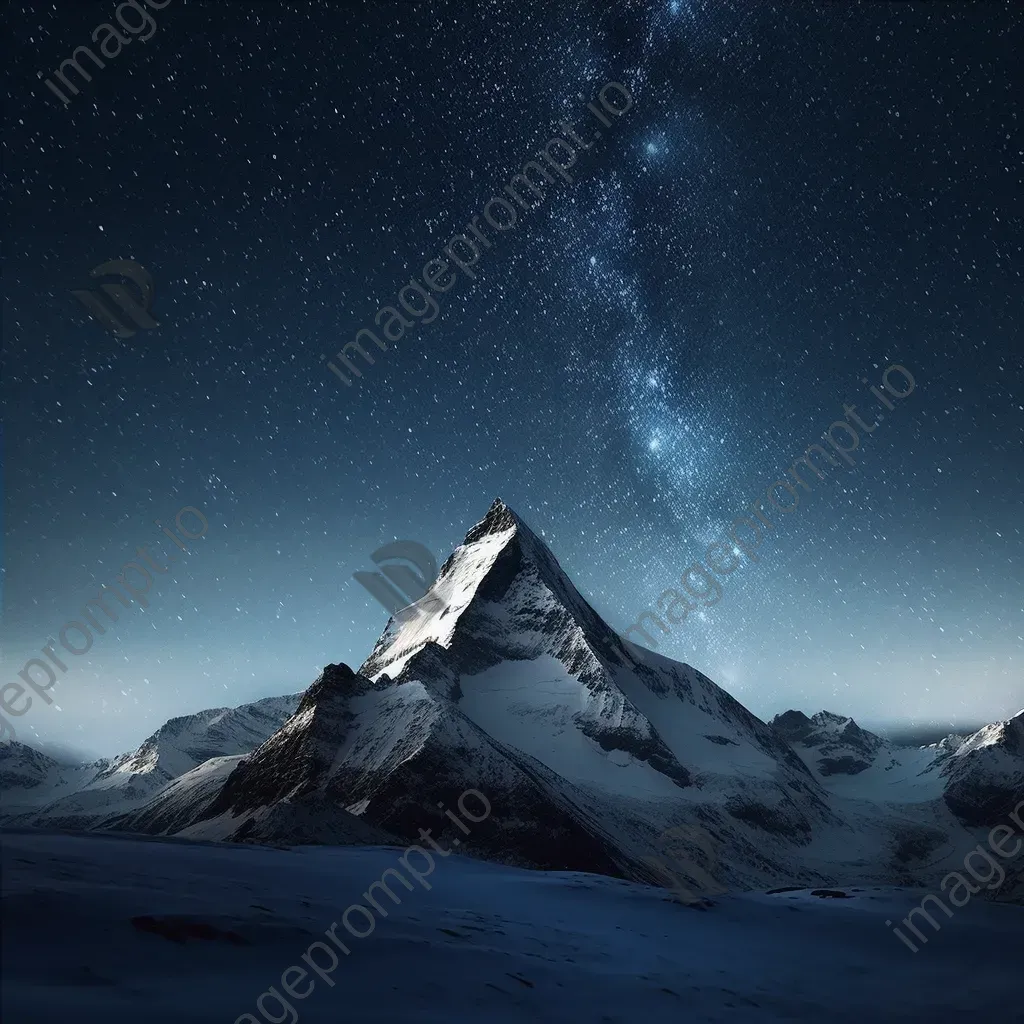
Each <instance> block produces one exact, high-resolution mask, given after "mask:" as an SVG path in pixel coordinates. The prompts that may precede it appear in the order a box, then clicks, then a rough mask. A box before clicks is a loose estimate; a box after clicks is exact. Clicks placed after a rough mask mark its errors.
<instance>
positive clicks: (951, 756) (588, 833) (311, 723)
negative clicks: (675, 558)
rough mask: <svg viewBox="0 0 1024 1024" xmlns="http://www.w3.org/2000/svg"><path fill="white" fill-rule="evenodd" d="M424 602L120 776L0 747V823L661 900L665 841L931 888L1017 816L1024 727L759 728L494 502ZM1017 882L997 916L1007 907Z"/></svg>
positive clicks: (762, 877) (129, 760)
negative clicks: (621, 882)
mask: <svg viewBox="0 0 1024 1024" xmlns="http://www.w3.org/2000/svg"><path fill="white" fill-rule="evenodd" d="M428 597H429V598H432V599H433V600H430V601H427V600H424V602H421V604H422V606H423V607H425V608H428V609H430V610H429V611H428V612H426V613H421V614H420V615H419V616H417V617H416V618H413V619H411V620H408V621H396V620H394V619H392V620H390V621H389V623H388V625H387V628H386V629H385V631H384V633H383V635H382V636H381V638H380V640H378V642H377V644H376V646H375V647H374V648H373V650H372V652H371V653H370V655H369V657H368V658H367V660H366V661H365V662H364V663H363V665H362V666H360V668H359V670H358V671H353V670H352V669H351V668H349V667H348V666H346V665H328V666H327V667H326V668H325V669H324V671H323V673H322V674H321V675H320V677H319V678H318V679H317V680H316V681H315V682H314V683H313V684H312V686H310V687H309V689H308V690H307V691H306V692H305V693H304V694H294V695H291V696H284V697H275V698H268V699H266V700H261V701H257V702H255V703H253V704H247V705H243V706H242V707H239V708H234V709H229V708H220V709H216V710H213V711H203V712H200V713H198V714H196V715H192V716H188V717H184V718H176V719H172V720H171V721H169V722H168V723H167V724H166V725H164V726H162V727H161V728H160V729H159V730H157V732H156V733H154V734H153V735H152V736H151V737H150V738H149V739H147V740H146V741H145V742H144V743H143V744H142V746H140V747H139V749H138V750H136V751H134V752H132V753H130V754H125V755H122V756H121V757H119V758H116V759H114V760H112V761H106V760H103V761H98V762H95V763H93V764H89V765H67V764H63V763H60V762H58V761H57V760H55V759H53V758H50V757H47V756H46V755H44V754H41V753H40V752H39V751H36V750H33V749H32V748H30V747H27V746H25V745H23V744H20V743H17V742H12V743H10V744H9V745H7V746H6V747H3V748H0V789H2V803H0V820H2V821H3V822H4V823H6V824H17V825H21V826H24V825H30V826H40V827H51V828H63V829H115V830H121V831H131V832H140V833H148V834H163V835H178V836H183V837H191V838H199V839H214V840H233V841H250V842H262V843H285V844H297V843H331V844H334V843H396V842H401V843H403V844H404V843H408V842H420V841H422V840H421V836H420V830H421V829H431V830H432V834H433V835H434V836H435V837H441V836H445V837H447V838H448V841H449V842H450V841H451V840H452V839H454V838H458V839H459V840H460V842H462V846H461V850H460V852H466V853H470V854H474V855H476V856H478V857H481V858H484V859H488V860H493V861H499V862H503V863H506V864H511V865H518V866H526V867H538V868H549V869H563V870H581V871H591V872H596V873H601V874H607V875H614V876H619V877H624V878H628V879H632V880H635V881H644V882H654V883H656V884H662V883H663V878H661V877H659V875H658V873H657V872H656V871H654V869H653V868H652V866H651V857H652V856H653V855H660V854H661V853H662V848H663V845H664V836H665V835H666V834H667V833H669V832H672V833H673V834H674V835H676V837H677V838H676V839H675V840H674V843H675V845H676V847H677V850H676V852H677V855H678V858H679V863H680V864H681V865H682V868H681V870H682V873H683V874H684V875H686V872H687V866H686V865H687V863H691V864H693V865H698V864H699V865H700V870H694V871H693V874H692V876H688V877H690V879H691V881H692V884H693V886H694V887H698V886H700V885H701V884H702V880H703V882H706V879H707V876H708V874H710V875H711V876H712V877H713V878H714V879H715V881H717V882H718V883H720V884H721V885H723V886H728V887H730V888H765V887H768V886H781V885H788V884H793V885H807V884H820V885H825V884H846V885H850V884H869V883H871V884H897V885H934V884H936V883H937V881H938V880H939V879H940V878H941V877H942V876H943V875H944V874H945V873H946V872H948V871H950V870H955V869H956V867H957V865H958V864H959V865H961V866H962V863H963V857H964V854H965V853H966V852H967V850H969V849H970V848H971V847H973V846H975V845H977V844H978V843H979V842H982V841H983V839H984V836H985V834H986V833H987V830H988V829H989V828H991V827H993V826H994V825H996V824H999V823H1001V822H1004V821H1005V820H1006V818H1007V816H1008V815H1009V813H1010V811H1012V810H1013V809H1014V807H1016V806H1017V805H1019V804H1020V803H1021V801H1024V712H1021V713H1019V714H1017V715H1016V716H1015V717H1014V718H1012V719H1010V720H1008V721H1005V722H998V723H994V724H992V725H987V726H985V727H984V728H982V729H980V730H978V731H977V732H975V733H974V734H973V735H971V736H955V735H951V736H948V737H946V738H944V739H942V740H940V741H939V742H936V743H932V744H930V745H927V746H903V745H899V744H897V743H893V742H892V741H889V740H886V739H883V738H882V737H879V736H877V735H875V734H874V733H871V732H868V731H866V730H864V729H861V728H860V727H858V726H857V724H856V723H855V722H854V721H853V720H852V719H850V718H848V717H845V716H842V715H837V714H832V713H830V712H825V711H822V712H819V713H817V714H815V715H813V716H811V717H807V716H806V715H804V714H803V713H801V712H799V711H788V712H786V713H785V714H783V715H779V716H777V717H776V718H775V719H774V720H773V721H772V722H771V723H770V724H769V723H765V722H763V721H761V720H760V719H759V718H757V717H756V716H755V715H753V714H751V712H749V711H748V710H747V709H746V708H745V707H743V706H742V705H741V704H740V703H739V702H738V701H736V700H735V699H734V698H733V697H731V696H730V695H729V694H728V693H726V692H725V691H724V690H723V689H721V688H720V687H718V686H716V685H715V683H713V682H712V681H711V680H710V679H708V678H707V677H706V676H704V675H702V674H701V673H700V672H698V671H697V670H696V669H694V668H691V667H690V666H688V665H685V664H682V663H679V662H675V661H672V660H670V659H668V658H665V657H663V656H661V655H659V654H656V653H654V652H651V651H647V650H643V649H641V648H639V647H637V646H635V645H633V644H631V643H629V642H627V641H625V640H623V639H622V638H621V637H620V636H619V635H618V634H617V633H615V631H614V630H612V629H611V628H610V627H609V626H608V625H607V624H606V623H605V622H604V621H603V620H602V619H601V618H600V616H599V615H598V614H597V613H596V612H595V611H594V610H593V608H591V607H590V605H589V604H588V603H587V602H586V600H585V599H584V598H583V597H582V596H581V595H580V593H579V592H578V591H577V590H576V588H575V587H574V586H573V584H572V583H571V582H570V580H569V579H568V577H567V576H566V575H565V574H564V573H563V572H562V570H561V568H560V567H559V565H558V563H557V561H556V560H555V558H554V556H553V555H552V554H551V552H550V551H549V550H548V548H547V547H546V546H545V545H544V544H543V542H542V541H540V540H539V539H538V538H537V537H536V536H535V535H534V533H533V532H532V531H531V530H530V529H529V528H528V527H527V526H526V525H525V524H524V523H523V521H522V520H521V519H520V518H519V517H518V516H517V515H516V514H515V513H514V512H513V511H512V510H511V509H510V508H508V506H506V505H504V504H503V503H502V502H501V501H496V502H495V503H494V504H493V505H492V506H491V508H490V510H489V511H488V512H487V515H486V516H485V518H484V519H483V521H482V522H480V523H478V524H477V525H476V526H474V527H473V528H472V529H471V530H470V531H469V533H468V534H467V535H466V539H465V541H464V543H463V544H462V545H461V546H459V547H458V548H457V549H456V550H455V551H454V552H453V553H452V554H451V556H450V557H449V558H448V560H447V561H446V562H445V563H444V565H443V566H442V567H441V570H440V573H439V574H438V577H437V580H436V581H435V582H434V584H433V586H432V587H431V588H430V591H429V592H428ZM468 788H475V789H477V790H479V791H481V792H482V793H484V794H486V796H487V798H488V800H489V801H490V803H491V806H492V808H493V809H492V812H491V814H490V815H489V817H488V819H487V821H486V822H484V823H483V824H481V825H479V826H477V827H474V829H473V830H472V833H471V834H470V835H466V836H463V835H462V834H461V833H460V832H458V831H457V830H454V829H453V827H452V825H451V822H450V820H449V819H448V818H447V817H446V816H445V814H444V810H445V808H448V807H451V806H452V805H453V803H454V802H455V801H456V800H457V798H458V795H459V794H460V793H462V792H463V791H465V790H466V789H468ZM701 835H704V836H707V837H709V838H710V839H711V840H713V846H714V849H715V850H716V851H718V852H717V855H716V858H715V862H714V863H709V861H708V859H707V850H708V845H707V843H702V842H700V841H699V836H701ZM695 836H696V837H698V839H694V837H695ZM679 837H682V838H679ZM687 837H689V839H688V838H687ZM680 844H682V845H681V847H680ZM1013 870H1016V871H1017V875H1016V876H1013V875H1011V876H1010V877H1009V878H1008V881H1007V884H1006V885H1005V886H1004V887H1003V890H1001V892H1000V893H996V894H995V898H997V899H998V898H1019V897H1020V894H1021V893H1022V892H1024V886H1022V876H1021V871H1022V869H1021V868H1020V867H1015V865H1014V864H1013V863H1011V864H1009V865H1008V871H1010V872H1012V871H1013Z"/></svg>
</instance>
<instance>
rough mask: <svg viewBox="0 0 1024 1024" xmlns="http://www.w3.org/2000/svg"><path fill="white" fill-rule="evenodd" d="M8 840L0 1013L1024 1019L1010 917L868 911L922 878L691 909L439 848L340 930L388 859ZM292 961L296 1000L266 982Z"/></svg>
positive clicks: (126, 841) (475, 1023) (854, 1021)
mask: <svg viewBox="0 0 1024 1024" xmlns="http://www.w3.org/2000/svg"><path fill="white" fill-rule="evenodd" d="M2 849H3V863H2V867H3V871H2V885H3V890H2V892H3V903H4V915H3V922H2V926H3V932H2V939H3V941H2V943H0V950H2V953H0V956H2V960H0V973H2V995H0V999H2V1006H0V1009H2V1011H3V1013H4V1019H5V1020H6V1021H8V1022H9V1024H53V1022H55V1021H63V1020H68V1019H73V1020H74V1021H76V1022H79V1024H137V1022H138V1021H140V1020H144V1021H146V1022H147V1024H180V1022H182V1021H188V1022H189V1024H225V1022H231V1021H235V1020H240V1021H242V1022H244V1021H246V1020H248V1019H249V1018H247V1017H245V1016H244V1015H245V1014H247V1013H248V1014H253V1015H254V1019H256V1020H264V1019H275V1020H278V1021H288V1022H296V1021H297V1022H299V1024H335V1022H337V1021H339V1020H345V1021H350V1022H353V1024H395V1022H397V1021H408V1020H415V1021H421V1022H424V1024H462V1022H465V1024H479V1022H481V1021H486V1022H488V1024H527V1022H529V1024H564V1022H566V1021H572V1022H574V1024H637V1022H641V1021H642V1022H644V1024H683V1022H695V1021H728V1022H735V1024H748V1022H749V1024H765V1022H771V1021H780V1022H781V1021H789V1022H793V1021H798V1022H807V1024H822V1022H825V1021H828V1022H830V1024H865V1022H866V1021H879V1022H881V1024H918V1022H922V1021H928V1022H933V1024H947V1022H948V1024H952V1022H954V1021H963V1020H983V1021H988V1020H992V1021H1006V1022H1010V1021H1015V1020H1020V1019H1021V996H1020V936H1021V934H1022V929H1024V910H1022V909H1021V908H1019V907H1011V906H995V905H992V904H990V903H981V902H978V901H972V902H971V903H969V904H968V905H967V906H966V907H963V908H962V909H960V910H958V911H957V912H956V916H955V917H954V918H953V919H952V920H948V921H947V920H946V919H945V918H942V928H941V931H940V932H939V933H938V934H935V935H932V936H931V938H930V940H929V942H928V943H927V945H925V946H923V947H921V948H920V950H919V952H917V953H914V952H912V951H911V950H910V949H909V948H907V947H905V946H904V945H903V944H902V943H901V942H900V941H899V940H898V939H897V938H896V937H895V936H894V935H893V934H892V932H891V931H890V930H889V928H888V927H887V926H886V923H885V922H886V921H887V920H892V921H897V922H899V921H901V920H902V919H903V918H904V917H905V916H906V915H907V914H908V913H909V911H910V910H911V909H912V908H913V907H914V906H917V905H918V904H919V903H920V900H921V898H922V896H924V895H925V894H924V893H923V892H909V893H908V892H898V891H893V890H885V889H868V890H863V891H859V892H858V891H854V890H852V889H851V890H846V892H847V893H848V895H849V897H850V898H847V899H841V898H840V899H828V898H818V897H814V896H811V895H810V894H809V893H808V892H806V891H804V892H788V893H779V894H775V895H766V894H764V893H759V894H758V893H750V894H746V895H743V896H730V897H725V898H723V899H721V900H720V901H719V902H718V903H717V905H716V906H715V907H714V908H712V909H711V910H709V911H706V912H700V911H697V910H693V909H688V908H685V907H682V906H680V905H679V904H678V903H677V902H675V901H674V900H673V899H672V898H671V897H670V896H668V894H666V893H665V892H664V890H659V889H653V888H648V887H645V886H642V885H638V884H635V883H629V882H622V881H617V880H614V879H608V878H602V877H599V876H596V875H586V874H579V873H537V872H529V871H523V870H518V869H515V868H509V867H502V866H498V865H494V864H487V863H484V862H481V861H474V860H470V859H467V858H464V857H460V856H457V855H450V856H448V857H447V858H445V859H443V860H442V859H438V862H437V864H436V866H435V869H434V871H433V873H432V874H431V875H430V876H429V878H427V879H426V881H427V883H428V884H430V885H431V888H430V889H429V890H427V889H425V888H421V887H420V886H416V887H415V888H414V890H413V891H412V892H407V891H406V890H405V889H403V888H402V887H400V886H397V888H398V891H399V893H400V898H401V904H400V905H398V906H392V905H391V903H390V902H389V901H387V900H385V905H386V908H387V911H388V916H387V917H386V918H382V917H380V916H379V915H377V921H376V925H375V928H374V930H373V932H372V933H371V934H369V935H367V936H366V937H365V938H363V939H355V938H351V937H349V936H348V935H347V933H346V932H345V930H344V928H343V927H342V926H341V918H342V914H343V912H344V911H345V908H346V907H348V906H350V905H352V904H355V903H362V904H364V905H367V903H368V901H367V899H366V897H365V896H364V895H363V894H364V893H365V892H366V890H367V887H368V886H369V885H370V883H372V882H374V881H376V880H378V879H380V878H381V876H382V874H383V872H384V871H385V870H387V869H389V868H395V867H399V868H400V867H401V865H400V864H399V856H400V853H401V850H400V849H397V848H379V847H378V848H374V847H362V848H356V847H350V848H330V847H320V848H316V849H310V848H305V849H298V850H293V851H286V850H274V849H267V848H262V847H251V846H249V847H247V846H238V845H233V846H222V845H204V844H196V843H185V842H181V841H176V840H170V841H168V840H159V841H157V840H141V839H135V838H121V837H109V836H98V835H90V836H80V837H72V836H49V835H41V834H36V835H10V834H8V835H5V836H4V842H3V846H2ZM378 895H379V894H378ZM356 920H357V921H358V922H359V924H358V927H359V928H362V927H363V925H362V919H361V918H357V919H356ZM133 921H134V922H135V923H134V924H133ZM335 922H337V924H338V929H337V930H338V932H339V933H340V934H341V935H342V936H344V937H345V938H346V939H347V940H348V945H349V949H350V953H349V955H347V956H346V955H344V954H342V953H340V952H339V955H338V960H339V963H338V964H337V966H336V967H335V968H333V970H332V969H331V964H330V962H329V960H328V959H327V958H326V957H325V956H324V954H323V953H318V952H316V951H314V953H313V958H314V960H315V961H316V962H317V963H319V964H321V965H322V966H323V967H324V968H325V973H324V975H316V974H314V973H312V971H311V970H310V969H309V965H308V964H307V963H304V962H303V960H302V959H301V957H302V955H303V954H304V953H306V951H307V950H308V949H309V947H310V945H311V943H313V942H315V941H317V940H320V941H323V940H324V939H325V934H324V933H325V932H326V931H327V930H328V929H329V928H331V926H332V924H334V923H335ZM925 927H926V930H927V931H930V929H928V928H927V926H925ZM175 933H176V934H175ZM291 966H297V967H299V968H303V969H305V970H306V972H307V976H306V977H301V976H297V975H296V973H290V974H289V975H288V980H289V982H291V983H292V985H293V989H294V990H295V991H298V992H304V993H305V997H304V998H303V999H301V1000H299V999H297V998H294V997H293V998H291V999H289V998H288V996H287V995H286V994H285V992H284V990H283V986H282V981H281V978H282V974H284V972H285V971H286V969H287V968H289V967H291ZM183 979H187V984H183ZM310 981H312V982H313V985H312V987H311V988H310V987H309V982H310ZM272 986H273V987H274V988H275V989H276V991H277V992H278V993H280V994H281V995H282V996H283V997H284V998H285V1000H286V1001H287V1002H286V1004H285V1006H282V1004H280V1003H279V1002H278V1001H277V1000H276V999H275V997H274V995H273V993H270V992H269V990H270V988H271V987H272ZM263 993H268V995H267V996H266V998H265V999H264V1000H263V1002H262V1006H263V1007H264V1008H265V1010H266V1017H264V1016H261V1014H260V1011H259V1009H258V1008H257V1000H258V999H259V998H260V997H261V995H262V994H263Z"/></svg>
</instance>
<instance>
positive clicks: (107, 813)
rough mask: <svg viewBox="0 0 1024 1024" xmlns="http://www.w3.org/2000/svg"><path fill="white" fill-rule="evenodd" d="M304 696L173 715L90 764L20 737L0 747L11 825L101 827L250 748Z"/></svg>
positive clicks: (5, 812)
mask: <svg viewBox="0 0 1024 1024" xmlns="http://www.w3.org/2000/svg"><path fill="white" fill-rule="evenodd" d="M301 696H302V695H301V694H297V693H296V694H291V695H289V696H285V697H267V698H265V699H264V700H259V701H255V702H254V703H252V704H243V705H242V706H241V707H237V708H212V709H210V710H208V711H200V712H198V713H197V714H194V715H185V716H182V717H180V718H172V719H171V720H170V721H168V722H166V723H165V724H164V725H162V726H161V727H160V728H159V729H157V731H156V732H155V733H153V735H152V736H150V737H149V739H147V740H146V741H145V742H144V743H143V744H142V745H141V746H140V747H139V748H138V749H137V750H133V751H131V752H130V753H127V754H122V755H121V756H120V757H117V758H115V759H113V760H112V761H109V760H102V761H97V762H95V763H94V764H91V765H84V766H81V767H71V766H68V765H60V764H58V763H57V762H56V761H54V760H53V759H52V758H49V757H46V755H44V754H40V753H39V752H38V751H34V750H32V748H30V747H26V746H24V745H23V744H21V743H17V742H14V743H10V744H8V745H7V746H5V747H2V748H0V783H2V785H3V800H2V803H0V809H2V815H3V820H4V821H5V822H7V823H11V822H18V823H23V824H24V823H30V824H36V825H48V826H51V827H59V828H96V827H103V826H109V825H111V824H113V823H114V822H115V821H116V820H117V819H118V818H119V817H120V816H122V815H125V814H130V813H132V812H134V811H136V810H138V809H139V808H141V807H143V806H144V805H146V804H147V803H148V802H149V801H150V800H152V799H153V798H154V797H156V796H157V794H159V793H160V792H161V791H163V790H164V789H165V788H166V787H167V786H168V785H169V784H171V783H172V782H174V781H175V780H176V779H178V778H179V777H181V776H183V775H185V774H186V773H188V772H191V771H192V770H193V769H195V768H197V767H199V766H200V765H202V764H204V763H205V762H207V761H209V759H210V758H223V757H225V756H226V755H237V754H245V753H248V752H249V751H250V750H252V749H253V748H254V747H257V746H259V744H260V743H262V742H263V741H264V740H265V739H266V738H267V737H268V736H271V735H272V734H273V733H275V732H276V731H277V730H278V729H279V728H280V727H281V726H282V725H283V724H284V722H285V720H286V719H287V718H288V717H289V716H290V715H291V714H292V712H293V711H294V710H295V708H296V706H297V705H298V703H299V699H300V698H301Z"/></svg>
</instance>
